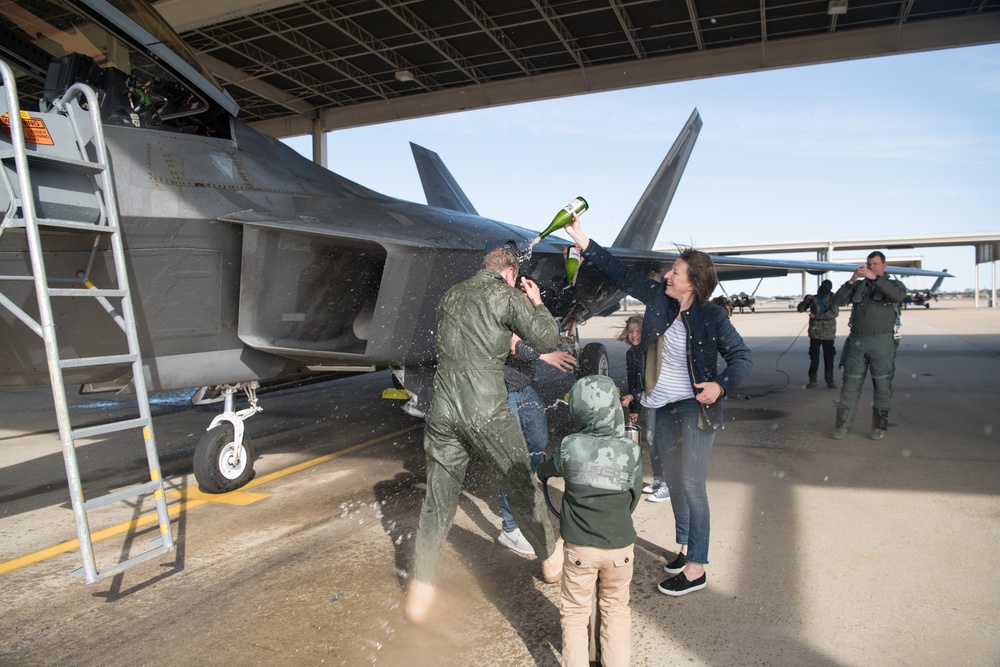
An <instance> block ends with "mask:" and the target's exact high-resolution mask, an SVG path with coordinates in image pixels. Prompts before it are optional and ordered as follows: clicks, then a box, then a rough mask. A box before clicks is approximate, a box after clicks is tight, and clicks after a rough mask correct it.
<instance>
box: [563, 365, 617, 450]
mask: <svg viewBox="0 0 1000 667" xmlns="http://www.w3.org/2000/svg"><path fill="white" fill-rule="evenodd" d="M569 412H570V414H571V415H572V416H573V422H574V423H575V424H576V427H577V428H578V429H580V431H579V432H580V433H581V434H582V435H589V436H593V437H598V438H615V437H623V436H624V435H625V416H624V413H623V412H622V406H621V398H620V397H619V395H618V387H617V385H615V382H614V380H612V379H611V378H609V377H608V376H606V375H588V376H587V377H584V378H581V379H580V380H578V381H577V382H576V384H574V385H573V389H571V390H570V392H569Z"/></svg>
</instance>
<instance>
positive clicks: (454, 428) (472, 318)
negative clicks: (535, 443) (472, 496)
mask: <svg viewBox="0 0 1000 667" xmlns="http://www.w3.org/2000/svg"><path fill="white" fill-rule="evenodd" d="M511 332H514V333H516V334H517V335H518V336H520V337H521V338H523V339H524V340H525V341H527V343H528V344H529V345H531V346H532V347H534V348H535V349H536V350H538V351H539V352H541V353H542V354H545V353H546V352H551V351H553V350H555V349H556V347H557V346H558V345H559V329H558V326H557V325H556V322H555V320H554V319H552V315H551V313H549V311H548V309H547V308H546V307H545V306H543V305H539V306H537V307H535V306H532V305H531V303H530V302H529V301H528V300H527V299H526V298H525V296H524V294H523V293H522V292H521V291H520V290H518V289H514V288H513V287H510V286H509V285H507V283H506V282H505V281H504V279H503V277H502V276H501V275H500V274H499V273H497V272H495V271H488V270H485V269H483V270H481V271H479V272H478V273H476V274H475V275H474V276H472V277H471V278H469V279H468V280H465V281H463V282H461V283H459V284H458V285H455V286H454V287H452V288H451V289H450V290H448V293H447V294H445V295H444V298H442V299H441V303H440V304H438V311H437V334H436V339H435V345H436V348H437V371H436V372H435V374H434V397H433V399H432V400H431V407H430V410H429V411H428V413H427V423H426V425H425V427H424V452H425V453H426V455H427V495H426V496H425V498H424V504H423V507H422V508H421V510H420V523H419V525H418V527H417V535H416V540H415V544H414V557H413V558H414V568H413V577H414V578H415V579H417V580H419V581H424V582H430V581H431V580H432V578H433V576H434V570H435V569H436V567H437V561H438V559H439V557H440V555H441V550H442V549H443V547H444V542H445V540H446V539H447V537H448V531H449V530H450V528H451V524H452V521H453V520H454V518H455V510H456V508H457V507H458V494H459V493H460V492H461V490H462V482H463V481H464V480H465V470H466V467H467V466H468V464H469V451H470V449H472V450H475V451H476V453H477V454H478V455H479V456H481V457H482V458H483V459H484V460H485V461H487V462H489V463H490V465H491V466H492V467H493V469H494V470H495V472H496V473H497V476H498V477H499V478H500V485H501V486H502V487H503V488H504V490H505V491H506V493H507V500H508V503H509V504H510V508H511V512H512V513H513V515H514V519H515V520H516V521H517V525H518V526H519V527H520V529H521V532H522V533H523V535H524V537H525V538H527V540H528V542H529V543H530V544H531V546H532V547H533V548H534V550H535V555H537V556H538V557H539V558H542V559H544V558H548V557H549V556H551V555H552V553H553V552H554V551H555V539H554V538H553V534H552V524H551V523H549V518H548V516H547V515H546V509H545V500H544V499H543V497H542V493H541V491H540V490H539V488H538V487H537V486H536V485H535V483H534V479H533V475H532V472H531V464H530V460H529V457H528V446H527V445H526V444H525V442H524V436H523V435H522V434H521V429H520V427H519V426H518V423H517V419H516V418H515V417H514V414H513V413H512V412H511V411H510V407H508V405H507V388H506V386H505V385H504V380H503V365H504V361H505V360H506V358H507V354H508V352H509V351H510V340H511Z"/></svg>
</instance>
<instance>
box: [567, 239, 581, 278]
mask: <svg viewBox="0 0 1000 667" xmlns="http://www.w3.org/2000/svg"><path fill="white" fill-rule="evenodd" d="M579 268H580V251H579V250H577V249H576V246H575V245H573V246H570V247H569V252H567V253H566V284H567V285H572V284H573V279H574V278H576V272H577V270H578V269H579Z"/></svg>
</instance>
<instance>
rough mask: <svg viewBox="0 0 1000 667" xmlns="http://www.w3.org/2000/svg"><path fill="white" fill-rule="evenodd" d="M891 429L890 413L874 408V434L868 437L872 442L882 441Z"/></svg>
mask: <svg viewBox="0 0 1000 667" xmlns="http://www.w3.org/2000/svg"><path fill="white" fill-rule="evenodd" d="M888 429H889V411H888V410H879V409H878V408H875V407H873V408H872V432H871V433H869V434H868V437H869V438H871V439H872V440H882V439H883V438H885V432H886V431H887V430H888Z"/></svg>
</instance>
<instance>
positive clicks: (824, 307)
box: [798, 280, 840, 389]
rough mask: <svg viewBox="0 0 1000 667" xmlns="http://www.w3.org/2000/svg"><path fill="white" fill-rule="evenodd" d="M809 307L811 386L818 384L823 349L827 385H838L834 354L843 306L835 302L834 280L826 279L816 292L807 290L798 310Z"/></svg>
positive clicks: (834, 386) (809, 383)
mask: <svg viewBox="0 0 1000 667" xmlns="http://www.w3.org/2000/svg"><path fill="white" fill-rule="evenodd" d="M807 310H808V311H809V382H808V384H806V387H807V388H808V389H813V388H815V387H816V373H817V371H819V355H820V349H822V350H823V371H824V376H825V380H826V386H827V387H829V388H830V389H836V388H837V383H836V382H834V380H833V358H834V356H836V354H837V349H836V347H835V346H834V344H833V341H834V340H835V339H836V338H837V315H839V314H840V307H839V306H837V304H835V303H834V302H833V283H832V282H830V281H829V280H824V281H823V282H821V283H820V285H819V290H818V291H817V292H816V294H806V296H805V298H804V299H802V302H801V303H799V305H798V311H799V312H800V313H804V312H806V311H807Z"/></svg>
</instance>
